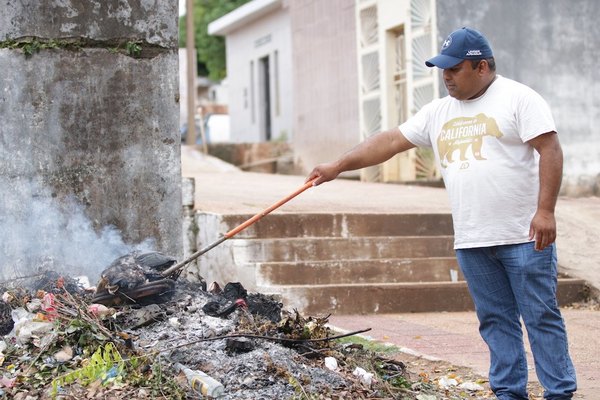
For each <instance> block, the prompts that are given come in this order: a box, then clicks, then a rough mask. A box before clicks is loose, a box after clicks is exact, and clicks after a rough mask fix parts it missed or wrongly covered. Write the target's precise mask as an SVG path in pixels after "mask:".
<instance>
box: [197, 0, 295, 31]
mask: <svg viewBox="0 0 600 400" xmlns="http://www.w3.org/2000/svg"><path fill="white" fill-rule="evenodd" d="M282 3H283V0H252V1H251V2H249V3H246V4H244V5H243V6H240V7H238V8H236V9H235V10H233V11H231V12H230V13H228V14H225V15H223V16H222V17H221V18H219V19H216V20H214V21H213V22H211V23H210V24H208V33H209V34H210V35H216V36H225V35H227V34H228V33H230V32H233V31H234V30H236V29H238V28H239V27H241V26H244V25H246V24H248V23H250V22H252V21H254V20H256V19H258V18H259V17H262V16H263V15H265V14H268V13H270V12H271V11H273V10H276V9H278V8H280V7H281V5H282Z"/></svg>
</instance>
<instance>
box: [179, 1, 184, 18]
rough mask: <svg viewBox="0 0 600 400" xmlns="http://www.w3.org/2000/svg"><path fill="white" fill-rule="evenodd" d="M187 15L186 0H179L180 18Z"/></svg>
mask: <svg viewBox="0 0 600 400" xmlns="http://www.w3.org/2000/svg"><path fill="white" fill-rule="evenodd" d="M184 14H185V0H179V16H180V17H181V16H182V15H184Z"/></svg>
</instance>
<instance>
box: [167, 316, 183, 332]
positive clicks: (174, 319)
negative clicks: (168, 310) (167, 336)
mask: <svg viewBox="0 0 600 400" xmlns="http://www.w3.org/2000/svg"><path fill="white" fill-rule="evenodd" d="M169 325H171V326H172V327H173V328H175V329H179V328H181V322H179V318H177V317H171V318H169Z"/></svg>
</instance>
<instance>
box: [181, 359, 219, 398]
mask: <svg viewBox="0 0 600 400" xmlns="http://www.w3.org/2000/svg"><path fill="white" fill-rule="evenodd" d="M175 368H177V370H178V371H181V372H183V373H184V374H185V377H186V378H187V380H188V382H189V383H190V386H191V387H192V389H194V390H195V391H197V392H198V393H201V394H202V395H203V396H207V397H212V398H216V397H221V396H223V395H224V393H225V387H223V384H221V382H219V381H217V380H216V379H214V378H212V377H210V376H208V375H207V374H205V373H204V372H202V371H199V370H193V369H190V368H188V367H186V366H185V365H182V364H179V363H177V364H175Z"/></svg>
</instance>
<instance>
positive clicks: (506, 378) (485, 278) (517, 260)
mask: <svg viewBox="0 0 600 400" xmlns="http://www.w3.org/2000/svg"><path fill="white" fill-rule="evenodd" d="M456 255H457V258H458V262H459V265H460V268H461V270H462V272H463V274H464V276H465V278H466V280H467V284H468V286H469V291H470V292H471V297H472V298H473V302H474V303H475V309H476V311H477V317H478V318H479V332H480V333H481V337H482V338H483V340H484V341H485V342H486V343H487V345H488V347H489V349H490V357H491V365H490V373H489V379H490V386H491V388H492V390H493V391H494V393H495V394H496V397H498V399H501V400H505V399H506V400H507V399H523V400H527V399H528V398H529V397H528V396H527V359H526V358H525V348H524V345H523V332H522V330H521V322H520V317H522V318H523V322H524V323H525V327H526V329H527V334H528V337H529V343H530V345H531V351H532V353H533V359H534V362H535V370H536V373H537V376H538V379H539V380H540V383H541V384H542V386H543V387H544V389H545V392H544V398H546V399H552V400H558V399H570V398H572V394H573V392H575V390H576V389H577V382H576V378H575V368H574V367H573V363H572V362H571V358H570V357H569V351H568V346H567V333H566V330H565V325H564V322H563V319H562V316H561V314H560V310H559V309H558V304H557V301H556V285H557V275H558V269H557V262H556V247H555V244H552V245H551V246H548V247H547V248H546V249H544V250H543V251H540V252H538V251H535V250H534V242H529V243H521V244H515V245H504V246H493V247H481V248H472V249H459V250H456Z"/></svg>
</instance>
